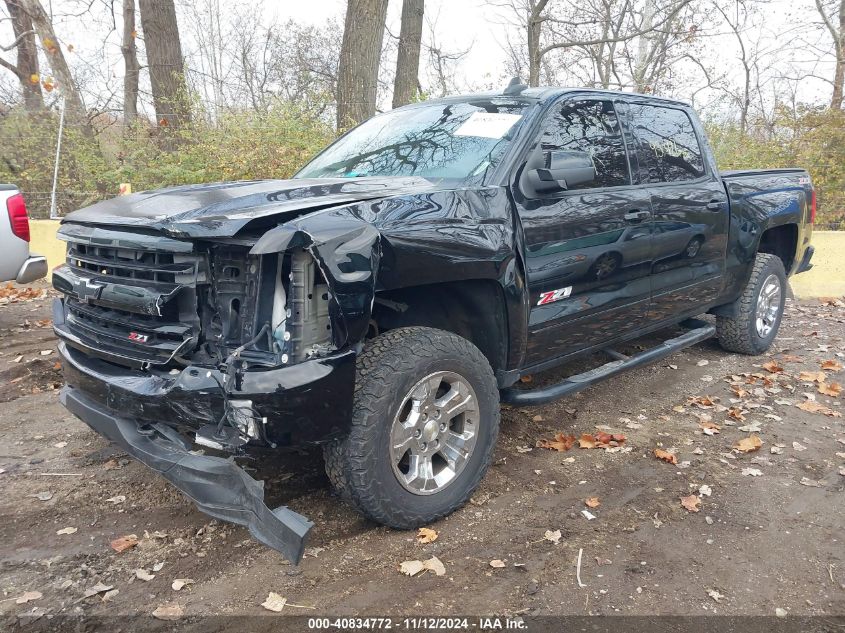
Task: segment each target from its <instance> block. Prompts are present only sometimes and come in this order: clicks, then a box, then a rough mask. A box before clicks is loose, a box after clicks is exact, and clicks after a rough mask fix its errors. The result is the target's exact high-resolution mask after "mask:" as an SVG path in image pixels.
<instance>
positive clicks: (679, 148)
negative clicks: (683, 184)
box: [630, 104, 704, 182]
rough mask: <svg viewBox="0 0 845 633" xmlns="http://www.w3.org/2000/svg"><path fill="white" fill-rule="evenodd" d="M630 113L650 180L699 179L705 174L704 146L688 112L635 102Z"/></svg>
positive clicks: (642, 160)
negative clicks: (701, 145) (702, 147)
mask: <svg viewBox="0 0 845 633" xmlns="http://www.w3.org/2000/svg"><path fill="white" fill-rule="evenodd" d="M630 116H631V118H630V120H631V124H632V126H633V129H634V134H635V135H636V144H637V157H638V158H639V163H640V169H641V170H642V172H643V176H644V178H645V181H646V182H677V181H683V180H695V179H696V178H700V177H701V176H703V175H704V159H703V158H702V154H701V147H699V145H698V139H697V138H696V136H695V129H694V128H693V126H692V121H690V119H689V116H687V113H686V112H684V111H683V110H678V109H676V108H667V107H662V106H651V105H641V104H632V105H631V115H630Z"/></svg>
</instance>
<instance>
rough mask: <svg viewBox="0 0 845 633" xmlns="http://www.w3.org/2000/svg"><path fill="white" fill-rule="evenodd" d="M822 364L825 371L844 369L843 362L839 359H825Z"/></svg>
mask: <svg viewBox="0 0 845 633" xmlns="http://www.w3.org/2000/svg"><path fill="white" fill-rule="evenodd" d="M821 366H822V369H824V370H825V371H839V370H840V369H842V363H840V362H839V361H837V360H823V361H822V365H821Z"/></svg>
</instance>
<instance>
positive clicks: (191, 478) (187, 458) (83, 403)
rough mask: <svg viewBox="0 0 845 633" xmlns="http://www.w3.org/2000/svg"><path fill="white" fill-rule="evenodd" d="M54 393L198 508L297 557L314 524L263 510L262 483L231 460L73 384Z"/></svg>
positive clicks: (281, 511)
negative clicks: (124, 413)
mask: <svg viewBox="0 0 845 633" xmlns="http://www.w3.org/2000/svg"><path fill="white" fill-rule="evenodd" d="M59 397H60V399H61V402H62V404H63V405H64V406H65V407H66V408H67V409H68V411H70V412H71V413H73V414H74V415H76V416H77V417H79V418H80V419H81V420H82V421H83V422H85V423H86V424H87V425H88V426H90V427H91V428H92V429H94V430H95V431H96V432H97V433H99V434H101V435H103V436H105V437H107V438H108V439H110V440H111V441H112V442H114V443H115V444H117V445H119V446H120V447H121V448H122V449H123V450H125V451H126V452H127V453H129V454H130V455H131V456H132V457H134V458H135V459H137V460H138V461H140V462H141V463H142V464H144V465H145V466H148V467H149V468H151V469H153V470H154V471H156V472H157V473H159V474H160V475H161V476H162V477H164V478H165V479H167V480H168V481H169V482H170V483H172V484H173V485H174V486H176V487H177V488H178V489H179V490H181V491H182V492H183V493H184V494H185V495H187V496H188V497H189V498H190V499H191V500H192V501H193V502H194V503H195V504H196V505H197V508H199V509H200V510H201V511H202V512H205V513H206V514H208V515H211V516H213V517H214V518H216V519H221V520H223V521H230V522H232V523H237V524H238V525H243V526H245V527H247V528H248V529H249V531H250V533H251V534H252V536H253V537H254V538H255V539H256V540H258V541H260V542H262V543H264V544H265V545H268V546H269V547H272V548H273V549H275V550H277V551H279V552H281V553H282V554H283V555H284V556H285V557H286V558H288V559H289V560H290V561H292V562H294V563H299V561H300V560H302V554H303V552H304V548H305V539H306V537H307V536H308V532H309V531H310V530H311V528H312V527H313V526H314V524H313V523H312V522H311V521H309V520H308V519H306V518H305V517H303V516H302V515H300V514H297V513H296V512H294V511H293V510H290V509H289V508H287V507H285V506H281V507H279V508H276V509H275V510H271V509H270V508H268V507H267V505H265V503H264V482H263V481H256V480H255V479H253V478H252V477H250V476H249V475H247V474H246V472H244V471H243V470H242V469H241V468H240V467H239V466H238V465H237V464H235V462H234V461H232V460H228V459H224V458H222V457H213V456H208V455H197V454H194V453H192V452H190V450H189V446H188V445H187V442H185V441H184V439H182V437H181V436H180V435H178V434H177V433H175V432H174V431H173V430H172V429H171V428H170V427H169V426H167V425H165V424H162V423H156V424H152V425H139V423H138V422H137V421H136V420H132V419H129V418H126V417H119V416H117V415H116V414H114V413H113V412H111V411H110V410H109V409H107V408H106V407H104V406H102V405H98V404H97V403H96V402H95V401H93V400H91V399H90V398H88V397H87V396H85V395H84V394H83V393H82V392H80V391H79V390H78V389H75V388H73V387H64V388H63V389H62V391H61V394H60V396H59Z"/></svg>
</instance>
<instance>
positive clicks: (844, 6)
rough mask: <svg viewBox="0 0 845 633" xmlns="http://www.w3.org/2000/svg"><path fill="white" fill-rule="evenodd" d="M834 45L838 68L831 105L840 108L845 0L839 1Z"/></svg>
mask: <svg viewBox="0 0 845 633" xmlns="http://www.w3.org/2000/svg"><path fill="white" fill-rule="evenodd" d="M834 37H835V36H834ZM833 45H834V47H835V50H836V69H835V70H834V74H833V97H832V98H831V100H830V107H831V108H836V109H839V108H841V107H842V98H843V96H845V94H843V93H844V92H845V0H840V2H839V33H838V38H836V37H835V39H834V42H833Z"/></svg>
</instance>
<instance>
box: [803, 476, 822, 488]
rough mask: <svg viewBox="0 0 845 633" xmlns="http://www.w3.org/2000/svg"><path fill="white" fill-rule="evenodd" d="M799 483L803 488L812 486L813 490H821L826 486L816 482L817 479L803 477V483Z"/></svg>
mask: <svg viewBox="0 0 845 633" xmlns="http://www.w3.org/2000/svg"><path fill="white" fill-rule="evenodd" d="M799 483H800V484H801V485H802V486H812V487H813V488H821V487H822V486H823V485H824V482H823V481H816V480H815V479H810V478H808V477H801V481H800V482H799Z"/></svg>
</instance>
